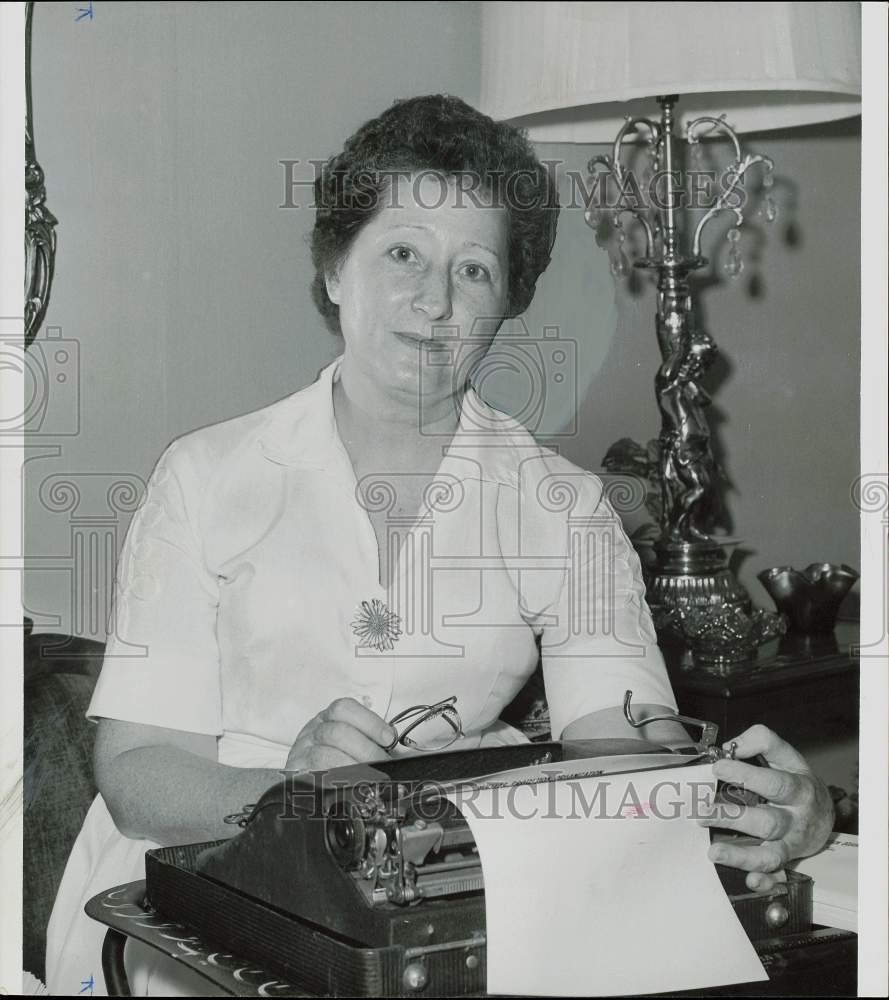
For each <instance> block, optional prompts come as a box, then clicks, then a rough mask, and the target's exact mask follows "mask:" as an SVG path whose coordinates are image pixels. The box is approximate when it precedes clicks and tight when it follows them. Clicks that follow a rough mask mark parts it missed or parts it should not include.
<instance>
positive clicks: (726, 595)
mask: <svg viewBox="0 0 889 1000" xmlns="http://www.w3.org/2000/svg"><path fill="white" fill-rule="evenodd" d="M739 541H740V539H737V538H732V539H726V540H725V542H724V543H722V544H720V543H717V542H704V541H701V542H658V544H657V545H655V547H654V551H655V554H656V556H657V565H656V567H655V569H654V571H653V573H652V574H651V579H650V580H649V583H648V588H647V596H646V600H647V601H648V605H649V607H650V608H651V610H652V612H653V613H654V616H655V622H657V620H658V618H659V617H662V616H663V615H664V614H665V613H666V612H670V611H678V610H680V609H689V608H720V607H731V608H740V609H741V610H742V611H747V612H749V611H750V609H751V603H750V595H749V594H748V593H747V591H746V590H745V589H744V587H742V586H741V584H740V583H739V582H738V580H737V578H736V577H735V575H734V574H733V573H732V571H731V570H730V569H729V567H728V555H727V554H726V551H725V548H724V547H723V545H724V544H730V545H732V546H734V545H737V544H738V542H739Z"/></svg>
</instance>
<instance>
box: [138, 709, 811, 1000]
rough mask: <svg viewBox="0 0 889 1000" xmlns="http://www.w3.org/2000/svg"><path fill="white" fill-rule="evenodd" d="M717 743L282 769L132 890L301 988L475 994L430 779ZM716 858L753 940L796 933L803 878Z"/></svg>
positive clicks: (154, 857)
mask: <svg viewBox="0 0 889 1000" xmlns="http://www.w3.org/2000/svg"><path fill="white" fill-rule="evenodd" d="M721 753H722V751H720V750H718V749H717V748H716V747H715V727H714V728H713V729H712V730H711V731H708V730H705V731H704V733H703V734H702V739H701V740H699V742H698V743H697V744H696V745H695V746H694V747H691V748H689V750H688V751H682V752H681V753H680V752H671V751H669V750H667V749H665V748H663V747H658V746H654V745H652V744H650V743H647V742H645V741H642V740H583V741H573V742H572V741H565V742H547V743H531V744H527V745H522V746H511V747H498V748H494V749H488V750H473V751H463V752H443V753H436V754H424V755H419V756H413V757H401V758H395V759H391V760H387V761H385V762H383V763H380V764H376V763H375V764H374V765H372V766H370V765H368V766H364V765H362V766H354V767H347V768H338V769H335V770H332V771H328V772H325V773H324V774H323V775H322V774H321V773H320V772H319V773H318V774H314V775H313V774H309V775H303V774H300V775H292V776H288V778H287V780H286V781H283V782H281V783H279V784H278V785H276V786H274V787H273V788H270V789H269V790H268V791H267V792H266V793H265V795H264V796H263V797H262V799H261V800H260V801H259V802H258V803H257V804H256V805H255V806H254V807H252V809H251V810H250V811H249V814H245V816H244V817H243V819H242V820H241V826H242V827H243V829H242V830H241V832H240V833H239V834H238V835H237V836H235V837H234V838H232V839H230V840H225V841H219V842H214V843H211V844H195V845H187V846H184V847H174V848H162V849H158V850H154V851H149V852H148V853H147V855H146V895H147V901H148V903H149V905H150V906H151V907H153V908H154V909H155V910H157V911H158V912H160V913H161V914H165V915H168V916H170V917H172V918H175V919H176V920H179V921H181V922H183V923H186V924H188V925H189V926H191V927H192V928H194V929H195V930H196V931H197V932H199V933H200V934H201V935H202V936H203V937H205V938H206V939H207V940H210V941H213V942H216V943H218V944H219V945H221V946H223V947H225V948H226V949H229V950H231V951H232V952H235V953H237V954H239V955H242V956H243V957H245V958H249V959H251V960H253V961H256V962H258V963H261V964H262V965H263V967H265V968H267V969H269V970H272V971H274V972H275V973H276V974H278V975H280V976H282V977H283V978H285V979H286V980H288V981H289V982H290V983H292V984H294V985H296V986H297V987H299V988H301V989H305V990H306V991H308V992H310V993H315V994H323V995H329V996H411V995H415V994H417V993H419V992H421V991H423V992H427V993H428V994H430V995H433V996H460V995H468V994H479V993H484V991H485V969H486V951H485V898H484V877H483V873H482V868H481V862H480V859H479V855H478V851H477V848H476V846H475V843H474V839H473V836H472V833H471V831H470V829H469V826H468V824H467V822H466V820H465V819H464V818H463V816H462V815H461V814H460V813H459V811H458V810H457V809H456V808H455V807H454V806H453V805H452V804H451V802H450V801H449V800H448V799H447V798H445V797H444V795H443V794H442V787H443V783H447V785H451V784H452V783H454V782H460V781H462V780H468V779H472V780H473V781H476V782H481V783H484V782H485V781H486V780H491V781H496V780H498V779H499V778H501V777H502V776H503V774H504V773H505V772H509V771H511V770H513V769H518V768H527V767H535V766H537V767H538V768H539V767H540V765H550V764H552V765H556V767H554V768H553V773H559V771H560V767H559V765H561V770H562V771H566V770H570V771H571V772H572V773H574V774H576V775H578V776H589V775H599V774H614V773H620V772H622V771H623V772H627V771H638V770H642V769H649V768H665V767H676V766H677V765H682V764H684V763H688V764H694V763H699V762H700V761H701V760H702V759H703V760H706V759H713V758H714V757H715V756H719V755H720V754H721ZM544 770H545V769H544ZM479 776H487V777H481V778H480V777H479ZM717 870H718V871H719V874H720V878H721V880H722V883H723V886H724V888H725V889H726V892H727V893H728V895H729V897H730V899H731V901H732V905H733V906H734V909H735V912H736V914H737V916H738V917H739V919H740V920H741V923H742V924H743V926H744V928H745V930H746V931H747V933H748V936H749V937H750V938H751V940H752V941H753V942H754V944H755V943H756V942H757V941H760V940H765V939H769V940H773V939H774V938H775V937H776V936H779V935H788V934H796V933H800V932H804V931H808V930H809V929H810V927H811V920H812V892H811V890H812V883H811V880H810V879H808V878H806V877H805V876H801V875H797V874H796V873H794V872H790V873H788V876H789V881H788V884H787V887H786V891H784V890H782V891H781V893H780V894H779V893H775V894H773V895H756V894H753V893H750V892H749V891H748V890H747V889H746V888H745V885H744V877H743V873H740V872H737V871H734V870H731V869H723V868H720V867H719V866H717ZM516 877H522V878H530V879H533V876H530V875H528V874H527V873H526V872H521V873H519V872H517V873H516ZM528 890H529V892H533V891H534V887H533V881H531V882H530V883H529V886H528Z"/></svg>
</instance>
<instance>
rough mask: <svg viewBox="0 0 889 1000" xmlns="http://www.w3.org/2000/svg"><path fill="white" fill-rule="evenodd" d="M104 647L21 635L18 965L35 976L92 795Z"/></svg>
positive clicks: (41, 971) (86, 641) (62, 638)
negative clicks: (94, 717) (93, 713)
mask: <svg viewBox="0 0 889 1000" xmlns="http://www.w3.org/2000/svg"><path fill="white" fill-rule="evenodd" d="M104 648H105V647H104V646H103V645H102V643H100V642H94V641H93V640H92V639H81V638H77V637H72V636H65V635H36V636H35V635H30V634H27V633H26V635H25V642H24V685H25V690H24V702H25V704H24V728H25V739H24V789H23V791H24V838H23V840H24V843H23V854H22V866H23V867H22V878H23V890H24V906H23V911H22V934H23V938H24V949H23V950H24V953H23V965H24V968H25V970H26V971H28V972H31V973H33V974H34V975H35V976H38V977H39V978H40V979H41V980H44V979H45V978H46V977H45V968H44V952H45V950H46V925H47V922H48V921H49V915H50V912H51V910H52V904H53V900H54V899H55V897H56V891H57V890H58V888H59V883H60V882H61V880H62V873H63V872H64V870H65V862H66V861H67V859H68V854H69V853H70V851H71V847H72V845H73V844H74V840H75V838H76V837H77V834H78V831H79V830H80V827H81V825H82V823H83V818H84V816H85V815H86V811H87V809H89V806H90V803H91V802H92V800H93V798H94V796H95V794H96V789H95V785H94V784H93V760H92V757H93V739H94V732H95V727H94V726H93V725H92V723H90V722H87V720H86V718H85V713H86V709H87V706H88V704H89V700H90V697H91V695H92V692H93V686H94V685H95V683H96V678H97V677H98V675H99V669H100V667H101V665H102V653H103V650H104Z"/></svg>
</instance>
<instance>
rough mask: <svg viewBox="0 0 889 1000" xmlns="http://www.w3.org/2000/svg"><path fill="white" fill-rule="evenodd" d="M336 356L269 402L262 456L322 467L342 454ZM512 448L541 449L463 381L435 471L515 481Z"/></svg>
mask: <svg viewBox="0 0 889 1000" xmlns="http://www.w3.org/2000/svg"><path fill="white" fill-rule="evenodd" d="M342 360H343V355H340V356H339V357H337V358H335V359H334V361H332V362H331V363H330V364H329V365H327V366H326V367H325V368H323V369H322V370H321V372H320V374H319V375H318V379H317V380H316V381H315V382H313V383H312V384H311V385H310V386H307V387H306V388H305V389H302V390H301V391H299V392H296V393H294V394H293V395H291V396H288V397H286V398H285V399H283V400H281V402H280V403H278V404H276V405H275V406H274V407H273V413H272V415H271V418H270V420H269V422H268V424H267V425H266V427H265V430H264V432H263V433H262V435H261V437H260V439H259V444H260V448H261V450H262V453H263V455H264V456H265V457H266V458H267V459H269V460H270V461H272V462H276V463H277V464H279V465H287V466H301V467H306V468H316V469H326V468H329V467H330V464H331V456H332V454H335V453H339V452H341V453H342V454H343V455H345V454H346V452H345V448H344V447H343V444H342V441H341V440H340V436H339V431H338V430H337V426H336V417H335V416H334V411H333V384H334V382H335V381H336V379H337V378H338V377H339V370H340V365H341V364H342ZM516 448H518V449H520V458H519V460H521V458H524V457H527V456H528V455H530V454H531V453H532V452H534V453H539V452H540V451H541V449H540V446H539V445H538V444H537V443H536V442H535V441H534V438H533V437H532V436H531V435H530V434H529V433H528V431H526V430H525V428H524V427H522V425H521V424H520V423H518V421H516V420H514V419H513V418H512V417H510V416H508V415H507V414H505V413H502V412H501V411H499V410H495V409H494V408H493V407H492V406H489V405H488V404H487V403H486V402H485V401H484V400H483V399H482V398H481V396H479V394H478V393H477V392H476V390H475V389H474V388H473V386H472V385H467V387H466V392H465V393H464V395H463V403H462V406H461V409H460V421H459V424H458V427H457V430H456V432H455V434H454V437H453V439H452V441H451V443H450V446H449V447H448V448H447V452H446V455H445V459H444V461H443V463H442V467H441V469H440V474H441V475H445V473H447V475H452V476H454V478H456V479H459V480H463V479H477V480H478V479H480V480H484V481H487V482H492V483H500V484H501V485H505V486H511V487H515V486H516V485H517V460H516V459H517V456H516ZM521 453H523V454H521Z"/></svg>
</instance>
